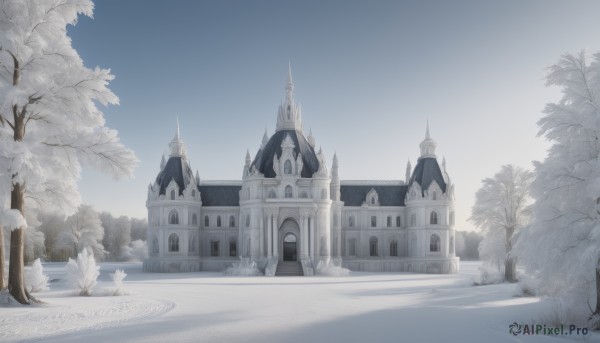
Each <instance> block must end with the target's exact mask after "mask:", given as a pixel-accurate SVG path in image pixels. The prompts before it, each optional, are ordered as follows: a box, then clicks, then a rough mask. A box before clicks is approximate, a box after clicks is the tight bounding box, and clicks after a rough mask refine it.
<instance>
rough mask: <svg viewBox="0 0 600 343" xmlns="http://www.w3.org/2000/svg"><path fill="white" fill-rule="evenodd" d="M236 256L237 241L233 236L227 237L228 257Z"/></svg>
mask: <svg viewBox="0 0 600 343" xmlns="http://www.w3.org/2000/svg"><path fill="white" fill-rule="evenodd" d="M236 256H237V241H236V240H235V238H234V237H231V238H229V257H236Z"/></svg>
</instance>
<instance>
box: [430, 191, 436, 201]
mask: <svg viewBox="0 0 600 343" xmlns="http://www.w3.org/2000/svg"><path fill="white" fill-rule="evenodd" d="M431 200H437V192H436V191H433V192H432V193H431Z"/></svg>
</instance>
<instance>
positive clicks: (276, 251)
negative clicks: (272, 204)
mask: <svg viewBox="0 0 600 343" xmlns="http://www.w3.org/2000/svg"><path fill="white" fill-rule="evenodd" d="M278 232H279V228H278V227H277V216H276V215H273V256H275V257H278V256H279V245H278V244H279V235H278Z"/></svg>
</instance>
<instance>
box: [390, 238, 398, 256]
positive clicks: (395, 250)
mask: <svg viewBox="0 0 600 343" xmlns="http://www.w3.org/2000/svg"><path fill="white" fill-rule="evenodd" d="M390 256H398V242H396V241H392V242H391V243H390Z"/></svg>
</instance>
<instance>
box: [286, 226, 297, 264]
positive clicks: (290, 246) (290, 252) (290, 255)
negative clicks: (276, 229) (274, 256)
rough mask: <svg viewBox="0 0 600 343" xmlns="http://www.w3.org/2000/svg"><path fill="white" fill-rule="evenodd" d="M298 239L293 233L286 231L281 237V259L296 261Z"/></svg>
mask: <svg viewBox="0 0 600 343" xmlns="http://www.w3.org/2000/svg"><path fill="white" fill-rule="evenodd" d="M297 242H298V239H297V238H296V235H294V234H293V233H291V232H290V233H288V234H286V235H285V237H283V260H284V261H297V260H298V244H297Z"/></svg>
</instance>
